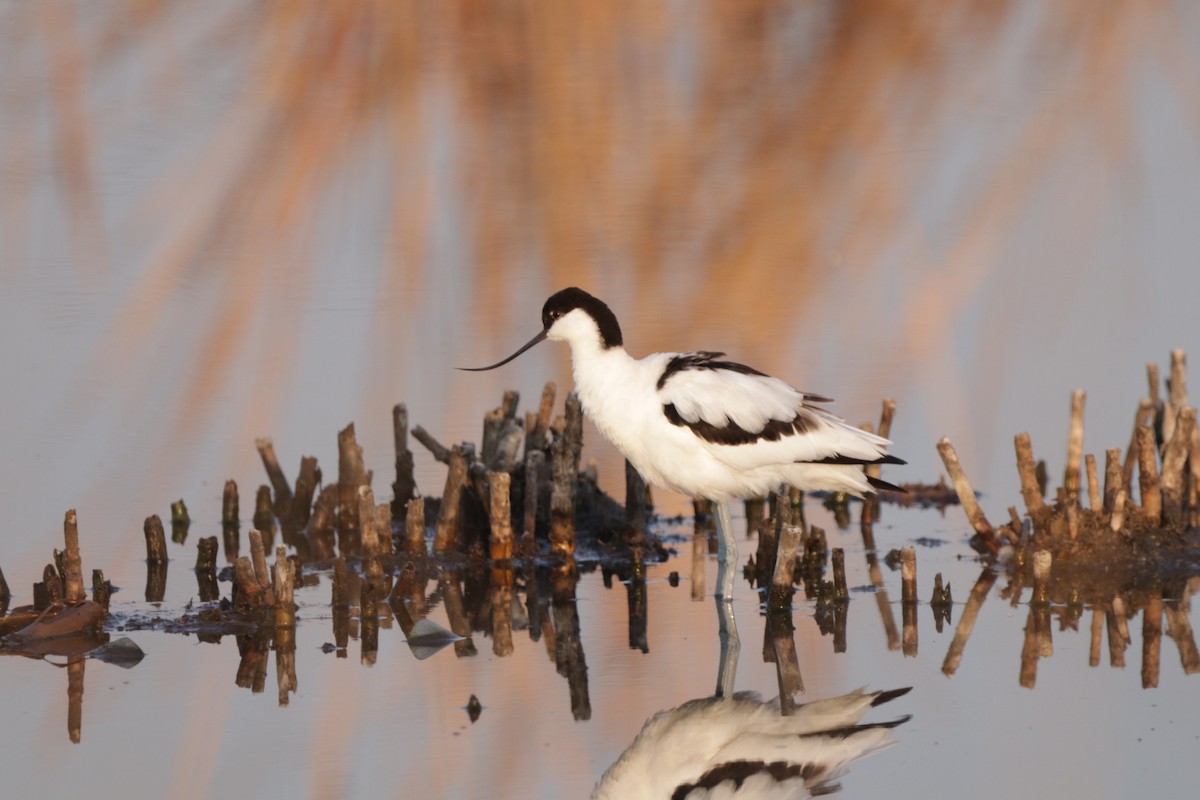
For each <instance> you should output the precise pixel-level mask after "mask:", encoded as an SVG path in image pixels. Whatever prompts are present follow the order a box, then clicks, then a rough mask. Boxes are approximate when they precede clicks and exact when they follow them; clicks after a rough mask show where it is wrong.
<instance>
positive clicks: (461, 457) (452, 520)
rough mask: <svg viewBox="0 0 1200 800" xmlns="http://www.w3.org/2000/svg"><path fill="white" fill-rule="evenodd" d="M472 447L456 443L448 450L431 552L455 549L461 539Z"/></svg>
mask: <svg viewBox="0 0 1200 800" xmlns="http://www.w3.org/2000/svg"><path fill="white" fill-rule="evenodd" d="M472 453H473V448H471V447H470V446H469V445H464V444H460V445H456V446H455V447H454V449H453V450H451V451H450V469H449V470H447V472H446V488H445V491H443V492H442V507H441V511H440V513H439V514H438V521H437V529H436V531H435V533H434V539H433V552H435V553H445V552H447V551H450V550H457V549H458V548H459V545H460V543H461V539H462V531H461V527H462V513H461V512H462V493H463V490H464V488H465V487H466V485H467V478H468V472H469V470H470V467H471V455H472Z"/></svg>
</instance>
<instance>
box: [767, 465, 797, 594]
mask: <svg viewBox="0 0 1200 800" xmlns="http://www.w3.org/2000/svg"><path fill="white" fill-rule="evenodd" d="M803 502H804V493H803V492H801V491H800V490H799V489H796V488H794V487H788V491H787V494H786V495H784V494H782V493H781V494H780V496H779V500H778V501H777V502H776V522H775V532H776V538H777V541H778V550H777V553H776V556H775V566H774V569H773V570H772V573H771V591H770V596H769V599H768V607H769V608H788V607H790V606H791V604H792V584H793V578H794V576H795V574H796V559H797V558H798V557H799V555H800V543H801V539H802V538H803V536H804V526H803V525H802V524H801V519H802V518H801V516H800V506H801V504H803Z"/></svg>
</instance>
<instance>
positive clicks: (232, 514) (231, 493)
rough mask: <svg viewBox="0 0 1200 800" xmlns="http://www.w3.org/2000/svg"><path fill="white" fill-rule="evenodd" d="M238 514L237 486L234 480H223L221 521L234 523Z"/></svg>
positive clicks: (237, 519)
mask: <svg viewBox="0 0 1200 800" xmlns="http://www.w3.org/2000/svg"><path fill="white" fill-rule="evenodd" d="M239 519H240V518H239V516H238V488H237V482H236V481H234V480H232V479H231V480H227V481H225V491H224V493H223V494H222V496H221V522H223V523H225V524H227V525H236V524H237V523H238V521H239Z"/></svg>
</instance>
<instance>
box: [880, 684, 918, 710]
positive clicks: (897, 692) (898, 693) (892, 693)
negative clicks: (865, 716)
mask: <svg viewBox="0 0 1200 800" xmlns="http://www.w3.org/2000/svg"><path fill="white" fill-rule="evenodd" d="M912 688H913V687H911V686H905V687H903V688H901V689H889V690H888V691H886V692H875V696H874V697H873V698H872V699H871V705H872V706H881V705H883V704H884V703H888V702H891V701H892V700H895V699H896V698H897V697H903V696H904V695H906V694H908V693H909V692H911V691H912Z"/></svg>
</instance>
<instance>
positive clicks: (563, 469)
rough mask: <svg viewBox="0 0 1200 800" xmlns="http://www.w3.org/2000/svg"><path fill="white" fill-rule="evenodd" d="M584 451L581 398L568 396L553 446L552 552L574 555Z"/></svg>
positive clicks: (551, 492)
mask: <svg viewBox="0 0 1200 800" xmlns="http://www.w3.org/2000/svg"><path fill="white" fill-rule="evenodd" d="M582 450H583V406H582V405H581V403H580V402H579V395H578V394H576V393H575V392H571V393H570V394H568V395H567V400H566V413H565V415H564V417H563V427H562V433H561V434H560V435H559V437H558V439H557V440H556V441H555V442H554V444H553V445H552V446H551V471H552V474H553V483H552V485H551V489H550V552H552V553H554V554H555V555H558V556H564V557H568V558H569V557H573V556H574V555H575V483H576V481H577V479H578V476H579V458H580V455H581V454H582Z"/></svg>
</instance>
